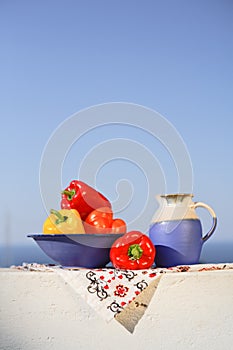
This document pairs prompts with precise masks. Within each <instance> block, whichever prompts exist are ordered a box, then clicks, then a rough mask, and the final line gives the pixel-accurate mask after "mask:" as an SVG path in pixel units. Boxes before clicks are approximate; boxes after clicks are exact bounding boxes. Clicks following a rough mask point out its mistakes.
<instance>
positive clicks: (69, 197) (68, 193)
mask: <svg viewBox="0 0 233 350" xmlns="http://www.w3.org/2000/svg"><path fill="white" fill-rule="evenodd" d="M75 193H76V192H75V190H71V191H68V190H64V191H62V194H66V195H67V199H68V201H71V200H72V198H73V197H74V195H75Z"/></svg>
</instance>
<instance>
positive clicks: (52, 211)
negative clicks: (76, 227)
mask: <svg viewBox="0 0 233 350" xmlns="http://www.w3.org/2000/svg"><path fill="white" fill-rule="evenodd" d="M50 213H51V214H53V215H55V216H56V217H57V220H56V221H55V224H56V225H58V224H60V223H62V222H65V221H66V220H67V219H68V216H65V215H62V214H61V213H59V211H57V210H55V209H51V210H50Z"/></svg>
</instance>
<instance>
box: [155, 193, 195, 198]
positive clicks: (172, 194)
mask: <svg viewBox="0 0 233 350" xmlns="http://www.w3.org/2000/svg"><path fill="white" fill-rule="evenodd" d="M157 196H158V197H161V198H172V197H178V196H180V197H191V198H192V197H194V195H193V193H167V194H158V195H157Z"/></svg>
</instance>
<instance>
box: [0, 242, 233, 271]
mask: <svg viewBox="0 0 233 350" xmlns="http://www.w3.org/2000/svg"><path fill="white" fill-rule="evenodd" d="M24 262H25V263H33V262H36V263H39V264H56V263H55V262H54V260H52V259H50V258H49V257H48V256H47V255H46V254H45V253H44V252H43V251H42V250H41V249H40V248H39V247H38V246H37V245H36V244H32V245H26V246H10V247H4V246H0V267H9V266H11V265H22V264H23V263H24ZM224 262H231V263H233V241H232V242H220V243H216V242H215V243H212V242H207V243H205V244H204V246H203V248H202V254H201V258H200V263H224Z"/></svg>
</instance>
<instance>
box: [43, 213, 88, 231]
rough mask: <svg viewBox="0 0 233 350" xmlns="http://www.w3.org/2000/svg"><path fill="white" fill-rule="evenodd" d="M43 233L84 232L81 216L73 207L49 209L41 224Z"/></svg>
mask: <svg viewBox="0 0 233 350" xmlns="http://www.w3.org/2000/svg"><path fill="white" fill-rule="evenodd" d="M43 233H44V234H66V233H67V234H71V233H85V230H84V227H83V224H82V220H81V217H80V215H79V213H78V211H77V210H75V209H61V210H54V209H51V210H50V215H49V216H48V218H47V219H46V220H45V222H44V225H43Z"/></svg>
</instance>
